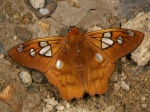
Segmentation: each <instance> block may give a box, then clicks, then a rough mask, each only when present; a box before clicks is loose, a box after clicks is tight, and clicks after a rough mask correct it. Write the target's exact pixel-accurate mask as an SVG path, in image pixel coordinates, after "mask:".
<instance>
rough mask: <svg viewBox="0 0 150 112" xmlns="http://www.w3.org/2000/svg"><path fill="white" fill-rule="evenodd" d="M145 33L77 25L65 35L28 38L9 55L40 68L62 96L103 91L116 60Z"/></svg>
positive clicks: (67, 96)
mask: <svg viewBox="0 0 150 112" xmlns="http://www.w3.org/2000/svg"><path fill="white" fill-rule="evenodd" d="M143 37H144V34H143V33H141V32H138V31H135V30H130V29H122V28H120V29H107V30H98V31H93V32H88V33H85V34H83V33H82V32H80V31H79V29H78V28H77V27H75V26H72V27H70V29H69V31H68V34H67V36H66V38H65V37H48V38H41V39H35V40H31V41H27V42H25V43H23V44H20V45H18V46H16V47H14V48H13V49H12V50H11V51H10V53H9V55H10V56H11V58H12V59H13V60H14V61H16V62H17V63H19V64H20V65H22V66H26V67H28V68H33V69H36V70H39V71H41V72H42V73H44V74H45V76H46V77H47V79H48V81H49V83H51V84H53V85H54V86H56V87H57V88H58V89H59V92H60V94H61V96H62V98H63V99H65V100H71V99H73V98H81V97H82V96H83V95H84V93H88V94H90V95H95V94H104V93H105V92H107V90H108V80H109V78H110V76H111V74H112V73H113V72H114V70H115V62H116V61H117V60H118V59H119V58H121V57H122V56H124V55H126V54H128V53H129V52H131V51H133V50H135V48H136V47H137V46H138V45H139V44H140V43H141V42H142V39H143Z"/></svg>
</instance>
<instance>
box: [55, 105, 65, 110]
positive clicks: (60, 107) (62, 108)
mask: <svg viewBox="0 0 150 112" xmlns="http://www.w3.org/2000/svg"><path fill="white" fill-rule="evenodd" d="M56 109H57V110H58V111H63V110H64V109H65V107H64V106H62V105H57V106H56Z"/></svg>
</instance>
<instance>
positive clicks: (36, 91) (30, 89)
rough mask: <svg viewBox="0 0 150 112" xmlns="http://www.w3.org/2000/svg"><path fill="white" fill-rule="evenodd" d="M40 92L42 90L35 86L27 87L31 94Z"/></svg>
mask: <svg viewBox="0 0 150 112" xmlns="http://www.w3.org/2000/svg"><path fill="white" fill-rule="evenodd" d="M39 91H40V89H39V88H38V87H37V86H35V85H29V86H28V87H27V92H28V93H31V94H35V93H38V92H39Z"/></svg>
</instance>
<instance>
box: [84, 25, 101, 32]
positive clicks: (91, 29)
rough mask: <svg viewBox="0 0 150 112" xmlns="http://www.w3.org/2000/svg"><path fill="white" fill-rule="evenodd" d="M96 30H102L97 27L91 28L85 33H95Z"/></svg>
mask: <svg viewBox="0 0 150 112" xmlns="http://www.w3.org/2000/svg"><path fill="white" fill-rule="evenodd" d="M96 30H102V28H101V27H98V26H92V27H90V28H88V29H87V32H91V31H96Z"/></svg>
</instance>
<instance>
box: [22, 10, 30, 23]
mask: <svg viewBox="0 0 150 112" xmlns="http://www.w3.org/2000/svg"><path fill="white" fill-rule="evenodd" d="M32 19H33V17H32V14H31V13H29V12H28V13H26V14H25V15H23V17H22V19H21V23H23V24H25V25H26V24H29V23H31V22H32Z"/></svg>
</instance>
